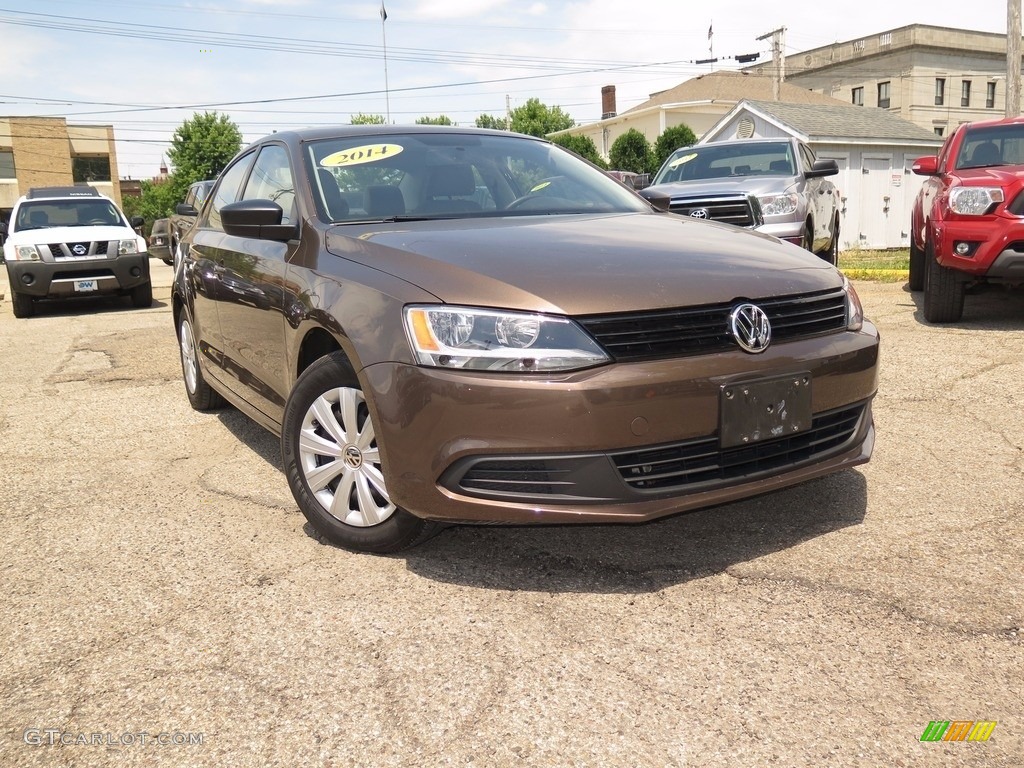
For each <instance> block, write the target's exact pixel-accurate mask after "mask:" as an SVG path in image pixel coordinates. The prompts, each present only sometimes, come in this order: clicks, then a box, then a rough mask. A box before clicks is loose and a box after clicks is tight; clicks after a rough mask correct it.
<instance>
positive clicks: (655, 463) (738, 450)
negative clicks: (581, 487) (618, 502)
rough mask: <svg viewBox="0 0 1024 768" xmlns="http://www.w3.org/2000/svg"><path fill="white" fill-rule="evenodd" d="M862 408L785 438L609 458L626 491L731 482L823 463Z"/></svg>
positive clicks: (849, 434)
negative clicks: (810, 463) (805, 464)
mask: <svg viewBox="0 0 1024 768" xmlns="http://www.w3.org/2000/svg"><path fill="white" fill-rule="evenodd" d="M864 408H865V406H864V405H863V404H860V405H856V406H853V407H847V408H843V409H840V410H836V411H831V412H828V413H823V414H819V415H817V416H815V417H814V420H813V421H812V423H811V428H810V429H808V430H807V431H806V432H801V433H799V434H796V435H792V436H789V437H780V438H776V439H774V440H765V441H763V442H760V443H755V444H753V445H743V446H737V447H735V448H727V449H725V450H721V449H720V448H719V447H718V438H716V437H711V438H704V439H700V440H690V441H687V442H685V443H677V444H675V445H667V446H663V447H660V448H651V449H646V450H642V451H629V452H626V453H618V454H613V455H612V460H613V461H614V462H615V466H616V468H617V469H618V471H619V474H620V475H621V476H622V479H623V480H624V481H625V482H626V484H627V485H629V486H630V487H631V488H635V489H637V490H644V491H649V490H666V489H671V488H685V487H688V486H693V485H698V484H702V483H721V482H734V481H739V480H744V479H746V478H752V477H754V476H757V475H760V474H763V473H766V472H776V471H778V470H780V469H786V468H790V467H795V466H797V465H799V464H803V463H805V462H809V461H812V460H814V459H819V458H823V457H824V456H825V455H826V454H828V453H830V452H833V451H835V450H837V449H839V448H841V447H842V446H844V445H845V444H846V443H848V442H849V441H850V440H851V439H853V436H854V434H855V433H856V431H857V425H858V424H859V423H860V419H861V416H862V415H863V413H864Z"/></svg>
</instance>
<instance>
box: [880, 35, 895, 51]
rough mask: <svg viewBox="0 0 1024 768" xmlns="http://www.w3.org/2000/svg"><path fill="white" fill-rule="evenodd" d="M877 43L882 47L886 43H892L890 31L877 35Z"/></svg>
mask: <svg viewBox="0 0 1024 768" xmlns="http://www.w3.org/2000/svg"><path fill="white" fill-rule="evenodd" d="M878 44H879V46H881V47H882V48H885V47H886V46H887V45H892V32H883V33H882V34H881V35H879V36H878Z"/></svg>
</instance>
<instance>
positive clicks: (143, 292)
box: [132, 280, 153, 307]
mask: <svg viewBox="0 0 1024 768" xmlns="http://www.w3.org/2000/svg"><path fill="white" fill-rule="evenodd" d="M132 306H133V307H151V306H153V283H152V282H150V281H148V280H147V281H146V282H144V283H143V284H142V285H137V286H135V287H134V288H132Z"/></svg>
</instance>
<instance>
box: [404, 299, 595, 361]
mask: <svg viewBox="0 0 1024 768" xmlns="http://www.w3.org/2000/svg"><path fill="white" fill-rule="evenodd" d="M405 328H406V332H407V333H408V334H409V341H410V343H411V344H412V347H413V350H414V351H415V353H416V359H417V361H418V362H419V363H420V365H429V366H433V367H437V368H472V369H477V370H487V371H515V372H520V373H528V372H534V371H572V370H576V369H578V368H588V367H590V366H592V365H599V364H601V363H607V362H609V360H610V358H609V357H608V355H607V354H605V352H604V350H602V349H601V347H599V346H598V345H597V342H595V341H594V340H593V339H592V338H590V337H589V336H588V335H587V334H586V333H584V331H583V329H582V328H580V327H579V326H578V325H576V323H574V322H573V321H572V320H569V319H567V318H564V317H552V316H550V315H539V314H529V313H526V312H502V311H500V310H493V309H474V308H471V307H449V306H443V305H442V306H414V307H406V308H405Z"/></svg>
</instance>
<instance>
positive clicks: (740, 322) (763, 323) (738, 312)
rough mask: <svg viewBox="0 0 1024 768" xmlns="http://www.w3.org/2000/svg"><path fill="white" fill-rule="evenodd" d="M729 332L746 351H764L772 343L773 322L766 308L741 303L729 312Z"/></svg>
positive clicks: (754, 352) (755, 352)
mask: <svg viewBox="0 0 1024 768" xmlns="http://www.w3.org/2000/svg"><path fill="white" fill-rule="evenodd" d="M729 332H730V333H731V334H732V337H733V338H734V339H736V343H737V344H739V345H740V347H742V348H743V350H744V351H746V352H750V353H752V354H757V353H759V352H764V351H765V350H766V349H768V345H769V344H771V343H772V324H771V323H769V322H768V315H766V314H765V313H764V310H763V309H761V308H760V307H757V306H754V305H753V304H740V305H739V306H737V307H735V308H734V309H733V311H732V312H730V313H729Z"/></svg>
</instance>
